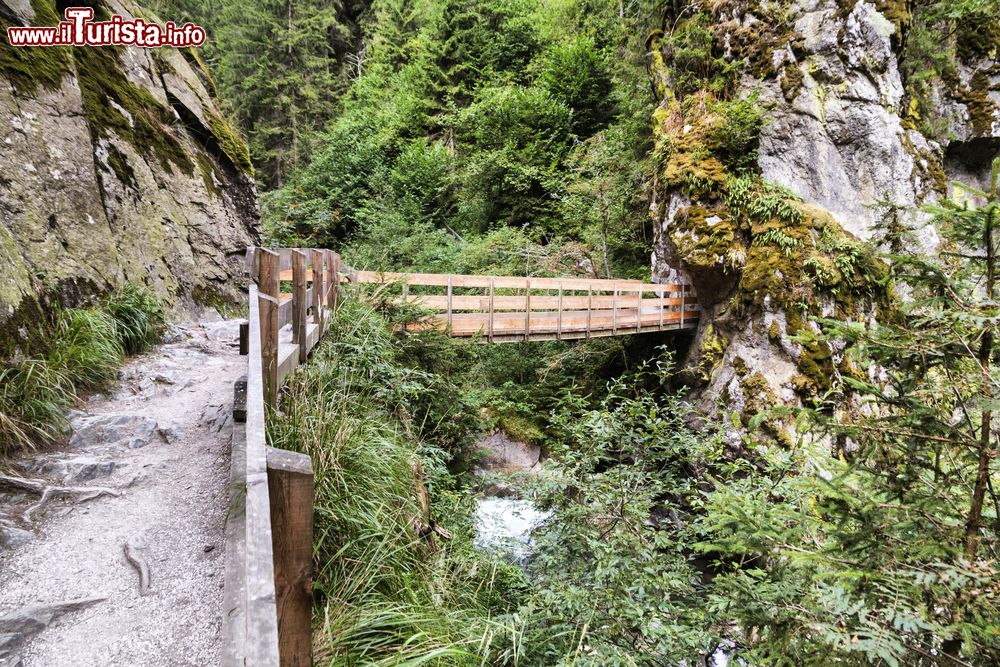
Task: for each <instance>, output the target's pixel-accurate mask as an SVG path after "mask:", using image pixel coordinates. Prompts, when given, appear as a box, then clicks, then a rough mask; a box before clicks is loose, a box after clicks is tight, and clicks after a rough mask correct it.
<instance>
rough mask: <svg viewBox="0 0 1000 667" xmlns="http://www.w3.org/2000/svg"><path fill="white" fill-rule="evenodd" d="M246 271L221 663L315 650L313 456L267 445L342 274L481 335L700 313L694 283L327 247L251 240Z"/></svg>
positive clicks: (460, 330) (465, 333)
mask: <svg viewBox="0 0 1000 667" xmlns="http://www.w3.org/2000/svg"><path fill="white" fill-rule="evenodd" d="M247 271H248V273H249V276H250V279H251V281H250V286H249V290H248V322H247V323H246V324H245V325H244V326H243V328H242V331H241V335H240V351H241V353H242V354H245V355H246V356H247V374H246V378H245V379H244V380H242V381H240V382H238V383H237V385H236V388H235V397H234V422H236V424H235V426H234V429H233V446H232V464H231V472H230V487H229V488H230V489H232V498H231V502H230V513H229V518H228V520H227V522H226V572H225V582H224V614H223V656H222V663H223V665H225V666H226V667H236V666H237V665H239V666H241V667H245V666H247V665H251V666H254V667H276V666H277V665H281V666H283V667H285V666H291V665H303V666H306V665H310V664H312V660H311V649H312V638H311V629H312V616H311V615H312V544H313V534H312V513H313V483H314V480H313V471H312V462H311V460H310V459H309V457H308V456H306V455H304V454H298V453H295V452H288V451H283V450H278V449H274V448H271V447H268V446H267V439H266V428H265V413H266V409H267V407H266V406H271V407H275V406H277V403H278V394H279V391H280V389H281V386H282V385H283V384H284V381H285V378H286V377H287V376H288V375H289V374H290V373H291V372H292V371H293V370H294V369H295V368H296V366H298V365H299V364H301V363H304V362H305V361H306V360H307V359H308V356H309V353H310V351H311V350H312V349H313V348H314V347H315V346H316V344H317V343H318V342H319V340H320V339H321V338H322V336H323V334H324V333H325V332H326V331H327V330H328V328H329V326H330V322H331V319H332V315H333V311H334V309H336V307H337V304H338V301H339V300H340V299H342V298H345V295H346V292H345V291H344V290H343V289H342V286H344V285H351V286H355V287H356V289H361V286H363V285H374V286H376V287H375V289H374V294H372V297H373V298H376V299H385V300H388V301H390V302H392V303H395V304H398V305H400V306H404V305H405V307H412V308H413V309H414V313H413V319H412V320H411V321H409V322H408V323H407V324H406V328H407V329H408V330H421V329H426V328H429V327H430V328H438V329H441V330H442V331H444V332H446V333H447V334H448V335H449V336H454V337H460V338H467V339H469V340H474V341H480V342H493V343H501V342H516V341H533V340H553V339H563V340H568V339H580V338H591V337H598V336H615V335H619V336H620V335H628V334H636V333H645V332H650V331H667V330H678V329H693V328H694V327H695V325H696V324H697V319H698V314H699V313H698V305H697V301H696V299H695V295H694V293H693V291H692V290H691V289H690V286H688V285H680V284H678V285H655V284H645V283H642V282H639V281H634V280H598V279H584V278H531V277H511V276H471V275H453V274H428V273H408V274H404V273H380V272H371V271H355V270H353V269H351V268H350V267H347V266H344V265H343V264H342V262H341V260H340V256H339V255H337V254H336V253H335V252H333V251H330V250H317V249H305V248H303V249H292V248H282V249H267V248H248V249H247ZM283 285H284V286H288V287H289V288H290V291H289V292H284V291H282V286H283Z"/></svg>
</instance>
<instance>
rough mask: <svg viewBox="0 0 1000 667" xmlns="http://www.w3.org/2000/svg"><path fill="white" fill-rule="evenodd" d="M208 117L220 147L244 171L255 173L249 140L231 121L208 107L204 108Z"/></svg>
mask: <svg viewBox="0 0 1000 667" xmlns="http://www.w3.org/2000/svg"><path fill="white" fill-rule="evenodd" d="M202 111H203V112H204V113H205V117H206V118H208V124H209V127H211V128H212V134H213V135H214V136H215V138H216V140H218V142H219V147H220V148H221V149H222V152H223V153H225V154H226V157H228V158H229V159H230V160H231V161H232V163H233V164H234V165H235V166H236V167H237V168H238V169H239V170H240V171H242V172H244V173H246V174H250V175H253V163H251V162H250V147H249V146H247V142H246V141H244V140H243V138H242V137H240V135H239V134H238V133H237V132H236V130H235V129H233V126H232V125H230V124H229V122H228V121H227V120H226V119H225V118H223V117H222V116H220V115H218V114H217V113H214V112H212V111H211V110H210V109H208V108H204V109H202Z"/></svg>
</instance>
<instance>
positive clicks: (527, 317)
mask: <svg viewBox="0 0 1000 667" xmlns="http://www.w3.org/2000/svg"><path fill="white" fill-rule="evenodd" d="M524 287H525V289H524V340H526V341H527V340H530V336H531V280H530V279H525V281H524Z"/></svg>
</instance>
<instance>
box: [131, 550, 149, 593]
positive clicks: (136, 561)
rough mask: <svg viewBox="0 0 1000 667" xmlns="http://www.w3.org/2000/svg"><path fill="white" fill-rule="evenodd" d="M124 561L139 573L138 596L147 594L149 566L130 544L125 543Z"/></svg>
mask: <svg viewBox="0 0 1000 667" xmlns="http://www.w3.org/2000/svg"><path fill="white" fill-rule="evenodd" d="M125 560H127V561H128V562H129V564H130V565H131V566H132V567H134V568H135V569H136V570H137V571H138V572H139V595H145V594H146V593H148V592H149V565H148V564H147V563H146V559H145V558H143V557H142V554H141V553H139V548H138V547H137V546H136V545H135V544H133V543H132V542H126V543H125Z"/></svg>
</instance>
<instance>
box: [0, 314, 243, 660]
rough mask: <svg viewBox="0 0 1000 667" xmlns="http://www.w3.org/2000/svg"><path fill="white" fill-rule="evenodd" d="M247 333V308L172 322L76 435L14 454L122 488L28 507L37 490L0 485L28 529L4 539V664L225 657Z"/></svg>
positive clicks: (0, 501) (76, 421)
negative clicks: (229, 317) (226, 316)
mask: <svg viewBox="0 0 1000 667" xmlns="http://www.w3.org/2000/svg"><path fill="white" fill-rule="evenodd" d="M237 335H238V322H236V321H216V322H203V323H198V324H189V325H182V326H176V327H174V328H173V329H172V330H171V333H170V334H169V335H168V338H167V343H166V344H164V345H163V346H161V347H160V348H158V349H157V350H156V351H155V352H153V353H151V354H147V355H143V356H140V357H136V358H134V359H131V360H129V362H128V363H127V364H126V366H125V368H124V369H123V372H122V378H123V381H122V385H121V387H120V388H119V389H118V390H116V391H115V392H114V394H113V395H112V396H102V397H95V398H93V399H91V400H90V401H88V402H87V403H86V405H85V409H84V410H83V411H81V412H80V413H76V414H74V416H73V420H72V421H73V425H74V429H75V435H74V437H73V439H72V440H71V442H70V444H69V445H67V446H66V447H64V448H60V449H57V450H50V451H45V452H36V453H34V454H32V455H29V456H25V457H23V458H22V459H20V460H18V461H14V462H4V464H3V466H4V467H6V468H8V469H11V468H12V469H13V474H14V475H18V476H22V477H27V478H31V479H42V480H46V481H47V482H51V483H52V484H56V485H65V486H87V487H108V488H110V489H113V490H114V491H116V492H118V493H119V494H120V495H118V496H117V497H116V496H112V495H104V496H101V497H98V498H94V499H92V500H87V501H85V502H74V501H73V500H72V499H68V500H52V501H51V502H50V503H48V504H47V505H46V506H45V507H43V508H42V509H39V510H37V511H35V512H34V513H32V514H31V515H30V520H25V518H24V515H23V510H24V507H25V505H30V504H32V503H35V502H37V500H38V498H37V497H33V498H29V497H27V496H25V497H18V496H17V495H11V494H8V496H6V497H5V496H3V495H2V494H0V516H2V517H3V519H2V520H0V528H3V527H4V526H6V529H7V532H8V534H9V535H12V536H14V537H16V538H17V539H16V541H15V540H13V538H11V539H8V542H13V543H14V544H13V546H12V545H11V544H7V546H6V548H5V547H4V546H3V544H0V667H8V666H13V665H24V667H62V666H66V667H70V666H72V667H90V666H93V667H98V666H100V667H108V666H112V665H122V666H125V665H127V666H129V667H134V666H142V665H158V666H159V665H198V666H199V667H200V666H204V665H211V664H217V663H218V662H219V658H220V644H221V634H220V633H221V621H222V619H221V610H222V586H223V566H224V560H225V554H224V541H223V529H224V524H225V519H226V512H227V504H228V497H229V493H228V489H227V484H228V472H229V449H230V436H231V427H230V426H231V415H232V395H233V383H234V382H235V380H236V379H237V377H238V376H239V375H240V374H241V373H242V368H243V364H242V363H241V358H240V357H239V354H238V350H237V348H236V345H235V342H236V340H237ZM5 506H6V507H5ZM126 546H127V547H128V549H126ZM126 551H128V552H129V553H128V557H126ZM137 561H138V562H139V563H143V564H145V565H146V566H147V567H148V591H146V593H145V594H143V592H142V590H141V586H140V572H139V568H138V567H137V566H136V562H137ZM95 600H96V601H95ZM76 601H84V602H85V604H77V603H76ZM67 603H74V604H67ZM5 618H6V619H7V623H8V624H9V625H10V624H12V625H11V627H8V628H7V629H5V628H4V623H5V621H4V619H5ZM11 619H14V620H11ZM19 628H20V629H19ZM24 628H28V630H25V629H24Z"/></svg>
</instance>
